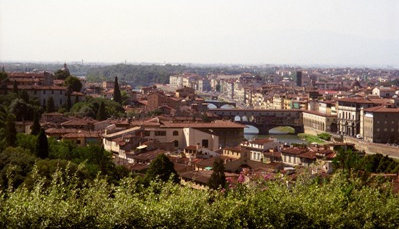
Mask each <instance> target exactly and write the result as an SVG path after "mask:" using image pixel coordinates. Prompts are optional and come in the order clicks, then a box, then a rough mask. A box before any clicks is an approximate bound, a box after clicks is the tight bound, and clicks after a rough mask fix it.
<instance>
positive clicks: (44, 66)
mask: <svg viewBox="0 0 399 229" xmlns="http://www.w3.org/2000/svg"><path fill="white" fill-rule="evenodd" d="M3 65H4V67H5V70H6V71H7V72H14V71H19V72H21V71H34V70H38V71H43V70H45V71H51V72H55V71H57V70H58V69H61V68H62V67H63V63H17V62H14V63H0V66H3ZM67 65H68V68H69V71H70V72H71V74H72V75H75V76H86V79H87V80H88V81H89V82H100V81H104V80H113V79H114V77H115V76H118V78H119V80H120V81H121V82H126V83H129V84H131V85H132V86H133V87H140V86H149V85H152V84H154V83H162V84H165V83H168V82H169V76H171V75H174V74H180V73H184V72H191V73H197V74H199V75H203V76H204V75H207V74H209V73H224V74H240V73H244V72H251V73H254V74H260V75H264V74H266V73H272V72H274V71H275V68H273V67H271V66H268V67H263V66H259V67H257V66H251V67H249V66H248V67H243V66H239V65H234V66H228V65H190V64H187V65H172V64H166V65H160V64H115V65H110V64H80V63H76V62H75V63H67Z"/></svg>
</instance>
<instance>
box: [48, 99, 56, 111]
mask: <svg viewBox="0 0 399 229" xmlns="http://www.w3.org/2000/svg"><path fill="white" fill-rule="evenodd" d="M46 111H47V112H48V113H50V112H55V105H54V99H53V97H52V96H50V98H48V100H47V105H46Z"/></svg>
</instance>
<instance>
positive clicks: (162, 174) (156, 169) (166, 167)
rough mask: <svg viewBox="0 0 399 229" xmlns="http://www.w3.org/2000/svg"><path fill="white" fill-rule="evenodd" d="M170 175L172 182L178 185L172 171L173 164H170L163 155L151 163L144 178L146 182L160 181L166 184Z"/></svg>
mask: <svg viewBox="0 0 399 229" xmlns="http://www.w3.org/2000/svg"><path fill="white" fill-rule="evenodd" d="M172 175H173V181H174V182H176V183H178V182H179V179H178V176H177V173H176V171H175V169H174V166H173V162H171V161H170V160H169V158H168V157H167V156H166V155H165V154H160V155H158V156H157V157H156V158H155V159H154V160H153V161H152V162H151V164H150V166H149V168H148V170H147V172H146V176H145V178H146V180H147V181H150V180H155V179H160V180H162V181H165V182H166V181H168V180H169V179H170V176H172Z"/></svg>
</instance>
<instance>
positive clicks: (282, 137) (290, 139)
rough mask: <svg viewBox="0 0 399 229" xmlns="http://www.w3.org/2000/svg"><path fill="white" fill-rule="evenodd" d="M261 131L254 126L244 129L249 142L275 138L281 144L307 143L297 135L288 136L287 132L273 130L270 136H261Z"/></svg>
mask: <svg viewBox="0 0 399 229" xmlns="http://www.w3.org/2000/svg"><path fill="white" fill-rule="evenodd" d="M258 133H259V130H258V129H257V128H256V127H254V126H247V127H246V128H245V129H244V137H245V138H246V139H247V140H252V139H255V138H266V137H273V138H276V139H277V140H278V141H279V142H281V143H287V144H302V143H305V144H306V141H304V140H302V139H300V138H299V137H298V136H297V135H296V134H287V132H283V131H280V130H276V129H273V130H271V131H270V132H269V133H270V134H268V135H259V134H258Z"/></svg>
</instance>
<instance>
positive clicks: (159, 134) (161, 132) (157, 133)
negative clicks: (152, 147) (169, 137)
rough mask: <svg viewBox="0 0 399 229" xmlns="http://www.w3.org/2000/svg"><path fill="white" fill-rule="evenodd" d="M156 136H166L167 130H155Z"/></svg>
mask: <svg viewBox="0 0 399 229" xmlns="http://www.w3.org/2000/svg"><path fill="white" fill-rule="evenodd" d="M155 136H166V131H155Z"/></svg>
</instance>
